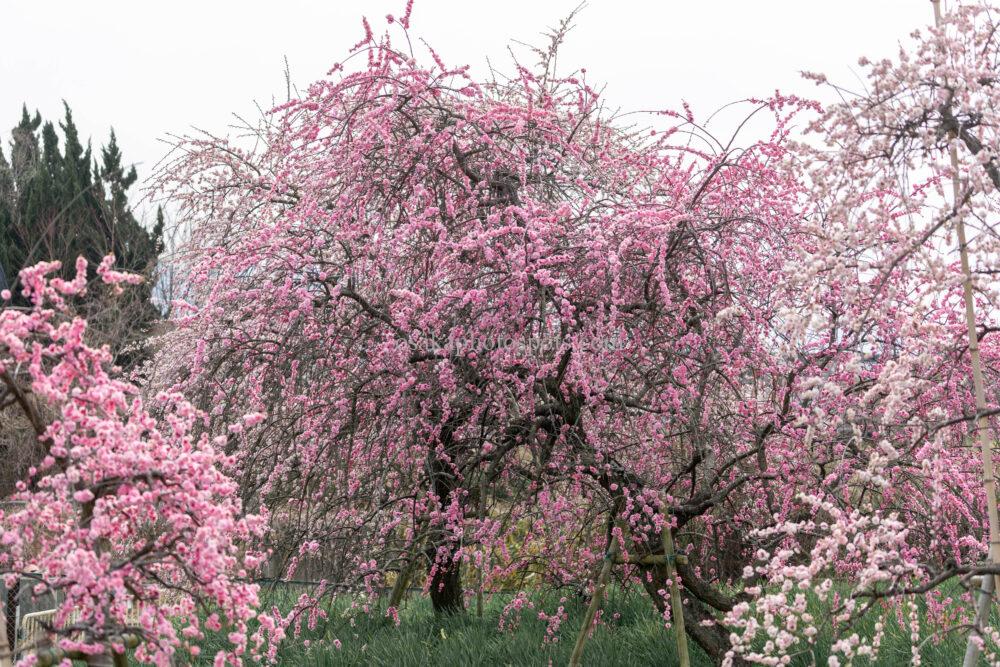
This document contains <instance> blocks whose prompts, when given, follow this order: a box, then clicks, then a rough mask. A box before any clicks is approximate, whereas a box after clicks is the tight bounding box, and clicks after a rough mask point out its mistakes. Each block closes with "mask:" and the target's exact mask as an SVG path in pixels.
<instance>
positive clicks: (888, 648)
mask: <svg viewBox="0 0 1000 667" xmlns="http://www.w3.org/2000/svg"><path fill="white" fill-rule="evenodd" d="M509 600H510V597H509V596H499V595H498V596H495V597H494V598H493V599H491V600H488V602H487V604H486V608H485V613H484V617H483V618H482V619H480V618H477V617H476V615H475V613H474V606H473V610H471V611H470V613H468V614H465V615H462V616H453V617H443V618H438V617H435V615H434V614H433V612H432V610H431V607H430V603H429V601H428V600H427V599H426V598H423V597H419V596H415V597H414V598H413V599H412V600H411V601H409V602H408V604H407V606H406V608H405V609H404V610H403V611H402V613H401V615H400V621H401V622H400V624H399V625H398V626H397V625H396V624H394V623H392V622H391V621H388V620H386V619H383V618H380V617H378V616H374V617H373V616H368V615H361V614H354V613H351V612H350V611H349V609H348V607H347V604H346V602H345V601H342V600H341V601H338V602H337V603H335V604H334V605H333V607H332V608H331V609H330V614H329V618H328V619H327V620H326V621H320V622H319V624H318V625H317V626H316V628H315V629H314V630H311V631H310V630H304V631H303V633H302V635H301V636H300V637H298V638H294V639H291V638H290V639H288V640H286V642H285V643H284V644H283V645H282V647H281V651H280V654H279V655H280V664H282V665H289V666H298V665H302V666H305V667H311V666H315V667H328V666H329V667H332V666H345V667H346V666H348V665H385V666H390V665H391V666H392V667H410V666H414V667H415V666H418V665H419V666H424V665H444V666H446V667H465V666H466V665H469V666H473V665H490V666H504V665H517V666H520V665H565V664H567V663H568V662H569V656H570V653H571V652H572V649H573V643H574V641H575V639H576V635H577V632H578V630H579V627H580V623H581V621H582V617H583V613H584V610H585V607H584V604H583V601H582V600H579V599H575V598H570V599H568V600H566V601H565V602H563V603H562V604H564V605H565V608H566V611H567V612H568V614H569V616H568V619H567V620H566V621H564V622H563V623H562V625H561V627H560V628H559V632H558V633H557V634H556V635H555V637H554V638H555V641H553V638H552V637H548V638H547V636H546V626H547V623H546V622H545V621H544V620H541V619H539V618H538V613H539V611H544V612H546V613H547V614H552V613H554V612H555V611H556V609H557V608H558V607H559V605H560V598H559V597H558V596H553V595H546V596H542V597H535V598H533V599H532V602H533V604H534V605H535V606H534V609H525V610H524V611H523V613H522V614H521V618H520V623H519V625H518V627H517V628H516V630H513V631H510V630H508V631H506V632H504V631H501V630H500V629H499V627H498V626H499V621H500V618H501V612H502V609H503V606H504V605H505V604H506V603H507V602H508V601H509ZM279 604H280V602H279ZM813 611H814V612H815V613H816V615H817V618H823V610H822V609H821V608H816V609H814V610H813ZM602 614H603V615H602V623H601V624H600V626H599V627H598V629H597V630H596V632H595V633H594V634H593V635H592V637H591V639H590V640H589V641H588V642H587V646H586V650H585V653H584V664H585V665H602V666H609V667H614V666H622V667H624V666H626V665H627V666H630V667H631V666H636V665H666V666H669V665H677V664H678V661H677V656H676V648H675V646H676V645H675V643H674V636H673V633H672V632H671V631H668V630H666V629H664V627H663V623H662V620H661V619H660V618H659V617H658V616H657V615H656V614H655V613H654V612H653V610H652V607H651V605H650V604H649V602H648V600H647V599H646V598H645V597H644V595H642V594H640V593H639V592H638V591H626V590H622V589H615V590H612V591H611V592H610V596H609V598H608V600H607V601H606V604H605V605H604V611H603V612H602ZM874 623H875V618H874V616H871V617H869V618H868V619H866V621H865V622H864V623H863V624H861V625H860V626H859V627H858V628H857V630H858V632H859V634H861V635H862V636H869V635H870V633H871V632H872V629H873V626H874ZM885 624H886V630H887V635H886V638H885V639H884V641H883V643H882V648H881V650H880V652H879V659H878V661H877V663H876V664H878V665H908V664H910V655H911V653H910V640H909V630H908V629H906V628H902V627H900V626H899V625H898V624H897V622H896V621H895V614H892V613H890V614H888V615H887V616H886V618H885ZM824 631H826V632H825V633H824ZM933 632H934V628H930V627H927V626H926V625H925V627H924V628H923V629H922V632H921V634H922V636H924V637H926V636H929V635H930V634H932V633H933ZM334 640H339V642H340V648H337V647H336V646H335V643H334ZM829 645H830V638H829V634H828V628H825V626H824V627H822V628H821V634H820V636H819V641H818V642H817V644H816V646H815V647H814V650H815V654H803V655H800V656H799V657H798V658H797V659H796V660H794V661H793V662H792V665H812V664H817V665H826V664H827V657H828V655H829V654H828V651H829ZM216 648H217V646H216V645H214V642H213V641H212V640H207V641H206V643H205V645H204V651H205V652H204V654H203V655H204V656H205V658H206V660H205V661H204V662H200V663H194V664H210V658H211V656H212V655H213V654H214V652H215V650H216ZM964 648H965V638H964V636H962V635H960V634H952V635H945V636H944V637H942V638H940V639H939V640H938V641H928V642H926V644H925V645H924V646H923V647H922V649H921V657H922V659H923V664H924V665H956V664H961V660H962V655H963V652H964ZM691 659H692V664H694V665H705V666H707V665H711V664H712V663H711V661H710V660H709V659H708V658H707V656H705V655H704V653H702V652H701V651H700V650H699V649H698V647H697V646H696V645H693V644H692V645H691ZM854 664H855V665H864V664H869V663H867V662H864V661H856V662H855V663H854ZM984 664H985V663H984Z"/></svg>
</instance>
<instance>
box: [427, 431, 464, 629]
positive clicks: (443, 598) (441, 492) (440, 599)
mask: <svg viewBox="0 0 1000 667" xmlns="http://www.w3.org/2000/svg"><path fill="white" fill-rule="evenodd" d="M454 428H455V425H454V423H452V422H449V423H447V424H446V425H445V427H444V428H443V429H442V430H441V446H442V447H443V449H444V452H445V454H447V455H448V456H451V457H453V456H454V454H455V451H454V450H455V444H454V439H453V437H452V436H453V434H454ZM428 458H429V460H428V467H429V469H430V472H431V484H432V487H433V489H434V494H435V495H436V496H437V498H438V503H439V504H440V507H441V508H442V509H444V508H446V507H448V506H450V505H451V503H452V499H453V498H454V494H455V491H456V490H457V489H458V479H457V477H456V474H455V469H454V466H453V465H452V463H450V462H449V461H446V460H443V459H442V457H441V456H439V455H438V452H437V450H434V449H432V450H431V452H430V454H429V457H428ZM442 551H444V552H446V553H447V555H446V556H445V557H443V558H442V557H441V556H440V553H441V552H442ZM427 556H428V558H427V560H428V575H429V576H430V577H431V581H430V594H431V603H432V604H433V605H434V613H435V614H457V613H461V612H463V611H465V600H464V597H463V594H462V571H461V567H460V563H458V562H456V561H455V540H454V536H453V535H451V534H450V533H449V531H447V530H446V529H443V528H442V529H441V530H439V531H437V532H436V533H432V535H431V538H430V540H429V541H428V545H427Z"/></svg>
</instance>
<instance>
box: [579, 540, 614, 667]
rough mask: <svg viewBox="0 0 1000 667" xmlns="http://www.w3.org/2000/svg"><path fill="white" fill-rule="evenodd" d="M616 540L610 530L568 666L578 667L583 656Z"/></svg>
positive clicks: (612, 562) (606, 578) (609, 567)
mask: <svg viewBox="0 0 1000 667" xmlns="http://www.w3.org/2000/svg"><path fill="white" fill-rule="evenodd" d="M618 546H619V545H618V540H617V539H616V538H615V533H614V531H611V538H610V544H608V553H606V554H605V555H604V563H603V564H602V565H601V573H600V574H599V575H597V584H596V585H595V586H594V595H593V596H592V597H591V598H590V605H588V606H587V613H586V615H585V616H584V617H583V625H582V626H581V627H580V633H579V634H578V635H577V636H576V644H575V645H574V646H573V655H572V656H570V659H569V667H579V666H580V659H581V658H582V657H583V646H584V644H586V643H587V637H589V636H590V628H591V626H593V625H594V618H595V617H596V616H597V610H598V609H599V608H600V607H601V600H602V599H603V598H604V589H605V588H607V585H608V575H610V574H611V567H612V566H613V565H614V563H615V558H617V556H618Z"/></svg>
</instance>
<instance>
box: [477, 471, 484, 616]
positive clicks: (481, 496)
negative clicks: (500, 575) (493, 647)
mask: <svg viewBox="0 0 1000 667" xmlns="http://www.w3.org/2000/svg"><path fill="white" fill-rule="evenodd" d="M485 521H486V474H485V473H484V474H483V476H482V477H480V478H479V529H480V530H482V527H483V523H484V522H485ZM480 546H481V544H480ZM485 569H486V554H485V553H483V561H482V562H481V563H480V564H479V581H478V582H477V586H476V616H478V617H479V618H482V617H483V571H484V570H485Z"/></svg>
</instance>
